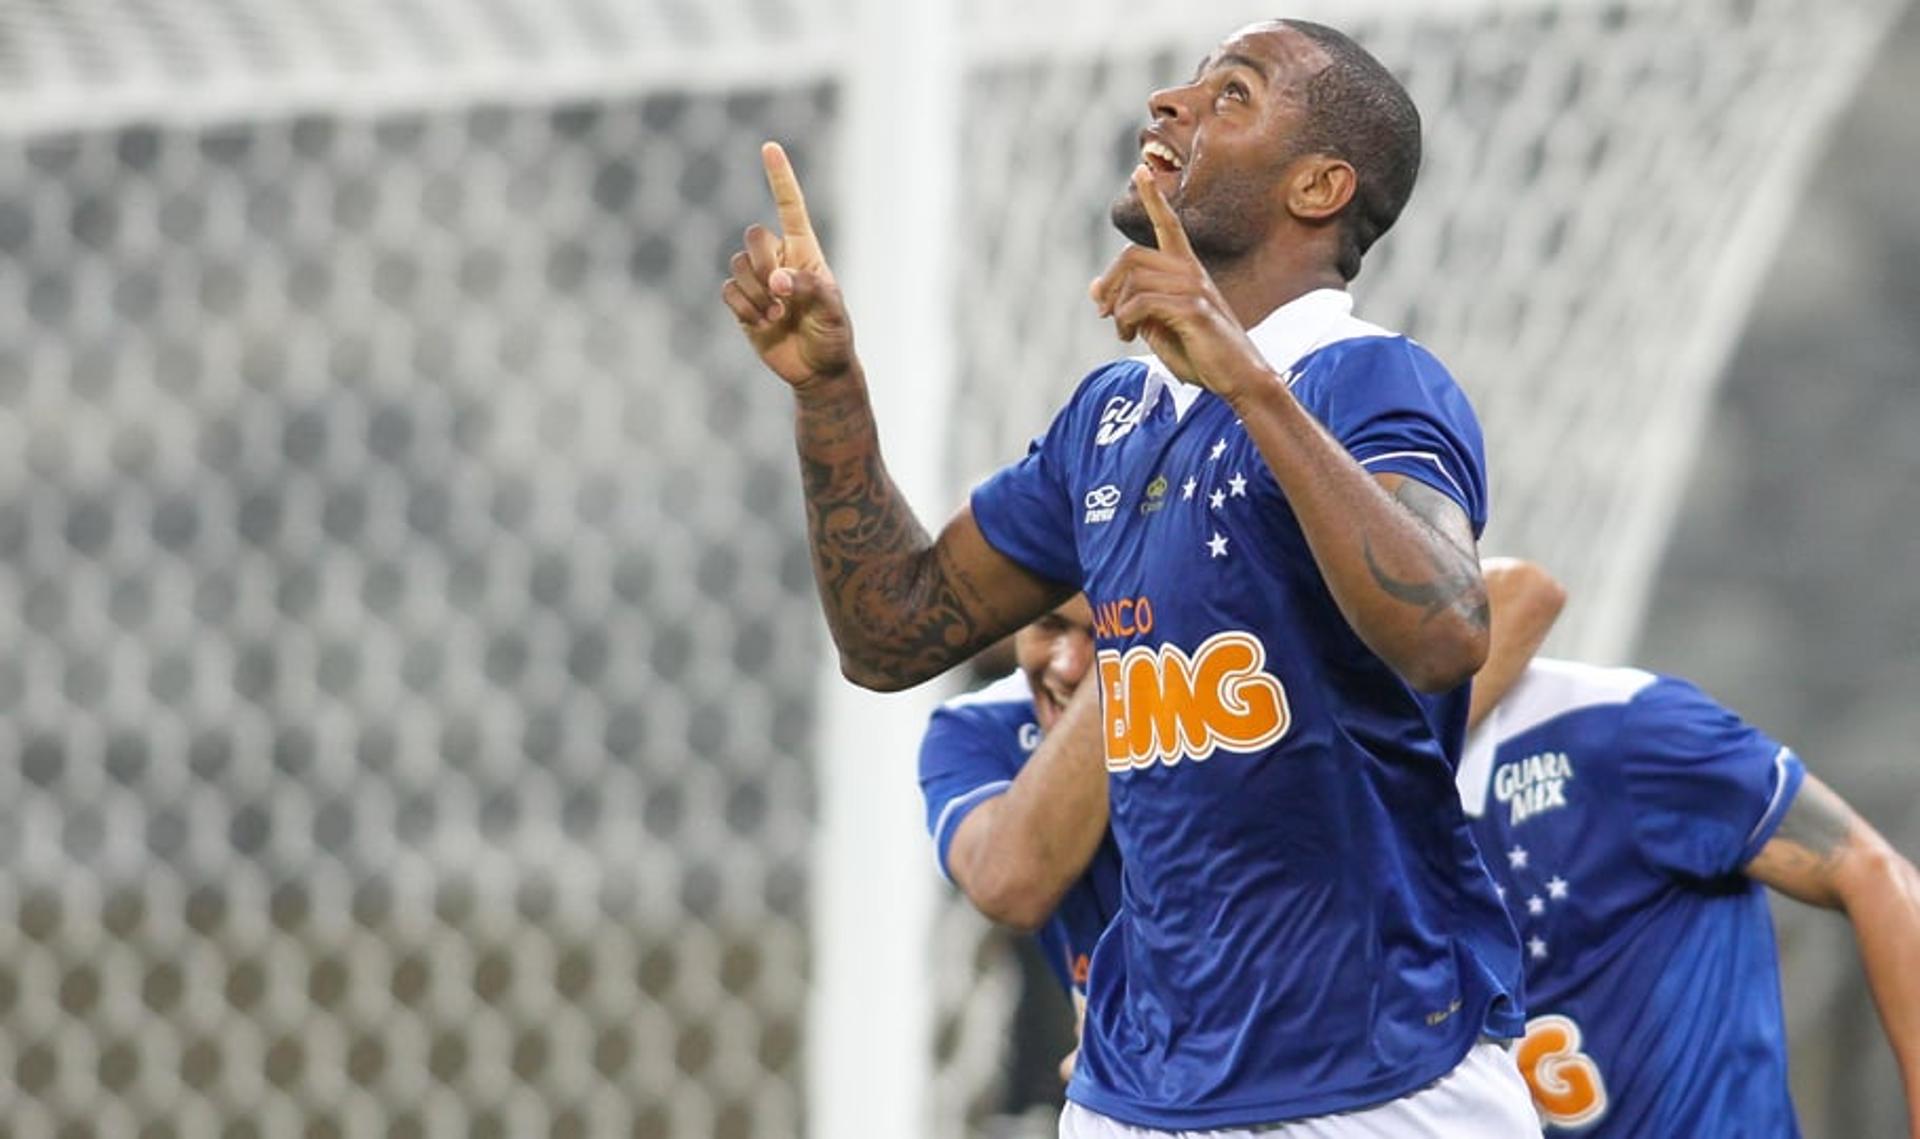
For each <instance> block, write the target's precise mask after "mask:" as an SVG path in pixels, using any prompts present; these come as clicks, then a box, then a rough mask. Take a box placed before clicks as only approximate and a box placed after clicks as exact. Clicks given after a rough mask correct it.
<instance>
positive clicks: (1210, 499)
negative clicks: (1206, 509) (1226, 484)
mask: <svg viewBox="0 0 1920 1139" xmlns="http://www.w3.org/2000/svg"><path fill="white" fill-rule="evenodd" d="M1226 504H1227V496H1226V495H1224V494H1221V493H1220V488H1218V487H1215V488H1214V491H1213V493H1212V494H1209V495H1208V496H1207V505H1208V506H1211V507H1213V508H1214V509H1215V510H1218V509H1220V508H1221V507H1223V506H1225V505H1226Z"/></svg>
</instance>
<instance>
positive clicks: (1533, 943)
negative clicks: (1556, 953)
mask: <svg viewBox="0 0 1920 1139" xmlns="http://www.w3.org/2000/svg"><path fill="white" fill-rule="evenodd" d="M1527 952H1528V953H1530V954H1532V955H1533V959H1534V960H1535V961H1538V960H1540V959H1542V958H1544V957H1545V956H1546V955H1547V943H1546V942H1544V941H1541V940H1540V939H1539V938H1537V937H1529V938H1527Z"/></svg>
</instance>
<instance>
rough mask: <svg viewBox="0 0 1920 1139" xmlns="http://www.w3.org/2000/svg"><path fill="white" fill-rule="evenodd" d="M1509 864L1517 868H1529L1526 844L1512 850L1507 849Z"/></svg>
mask: <svg viewBox="0 0 1920 1139" xmlns="http://www.w3.org/2000/svg"><path fill="white" fill-rule="evenodd" d="M1507 865H1509V866H1511V867H1513V868H1514V869H1515V870H1525V869H1526V868H1527V848H1526V847H1524V846H1516V847H1514V848H1513V849H1512V850H1509V851H1507Z"/></svg>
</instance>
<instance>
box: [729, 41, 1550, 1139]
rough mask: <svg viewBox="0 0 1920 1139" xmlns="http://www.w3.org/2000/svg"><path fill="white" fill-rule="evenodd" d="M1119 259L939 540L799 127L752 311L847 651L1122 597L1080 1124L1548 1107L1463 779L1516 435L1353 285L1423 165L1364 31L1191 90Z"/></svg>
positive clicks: (1285, 1120) (1159, 97)
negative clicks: (1508, 442)
mask: <svg viewBox="0 0 1920 1139" xmlns="http://www.w3.org/2000/svg"><path fill="white" fill-rule="evenodd" d="M1148 112H1149V117H1150V120H1151V123H1150V125H1149V126H1148V127H1147V128H1146V129H1145V130H1143V131H1142V133H1141V158H1142V165H1141V166H1140V167H1139V168H1137V169H1136V170H1135V171H1134V176H1133V179H1132V181H1131V184H1130V186H1129V188H1128V190H1127V191H1126V193H1124V194H1123V195H1122V197H1121V198H1120V200H1119V201H1118V202H1117V203H1116V204H1115V207H1114V211H1113V216H1114V222H1115V224H1116V226H1117V227H1118V228H1119V229H1120V231H1121V232H1122V233H1123V234H1124V235H1125V236H1127V237H1128V238H1129V239H1130V240H1131V241H1132V242H1133V243H1134V244H1132V245H1130V246H1129V247H1128V248H1126V249H1125V250H1124V251H1123V252H1122V253H1121V254H1120V256H1119V257H1118V258H1116V260H1115V262H1114V264H1113V265H1112V266H1111V267H1110V269H1109V270H1108V271H1107V272H1106V273H1105V274H1103V275H1102V277H1101V278H1100V279H1099V280H1098V281H1096V282H1095V283H1094V285H1093V287H1092V290H1091V292H1092V296H1093V300H1094V303H1095V307H1096V311H1097V312H1098V314H1099V315H1100V316H1101V317H1102V318H1104V319H1110V320H1112V321H1113V324H1114V327H1115V329H1116V331H1117V332H1118V333H1119V334H1120V336H1121V337H1122V338H1123V339H1133V338H1135V337H1136V336H1138V337H1139V338H1141V339H1144V341H1145V342H1146V345H1147V347H1148V348H1149V349H1151V354H1150V355H1149V356H1146V357H1142V358H1138V359H1134V360H1123V361H1119V362H1116V363H1114V364H1112V365H1109V366H1107V367H1104V368H1101V369H1098V370H1097V371H1095V372H1094V373H1093V374H1092V375H1091V376H1089V377H1088V378H1087V379H1086V380H1085V381H1083V383H1082V384H1081V386H1080V388H1079V390H1078V391H1077V392H1076V393H1075V395H1074V396H1073V398H1072V399H1071V401H1070V402H1069V404H1068V405H1067V407H1066V408H1065V409H1064V410H1063V411H1062V412H1061V413H1060V414H1059V416H1058V418H1056V420H1055V421H1054V423H1053V425H1052V426H1051V427H1050V428H1049V430H1048V431H1047V433H1046V434H1045V435H1044V436H1043V437H1042V438H1041V439H1040V440H1038V441H1037V442H1036V444H1035V446H1034V448H1033V450H1032V451H1031V452H1030V453H1029V454H1028V456H1027V457H1026V458H1025V459H1024V460H1022V461H1020V462H1018V463H1015V464H1014V465H1012V466H1010V467H1008V468H1006V469H1005V470H1003V471H1001V472H1000V473H999V474H998V475H996V476H994V477H993V478H992V479H990V480H988V481H987V482H986V483H985V484H983V485H982V486H981V487H980V488H978V489H977V490H976V491H975V493H974V495H973V498H972V501H971V503H970V505H969V506H968V507H967V508H965V509H963V510H962V511H960V513H959V514H958V515H956V516H955V518H954V519H953V520H952V521H950V522H949V523H948V525H947V526H946V527H945V529H943V530H942V531H941V533H940V535H939V536H938V537H937V538H935V539H929V538H928V537H927V535H926V533H925V532H924V531H923V530H922V529H921V528H920V527H919V525H918V523H917V522H916V521H915V519H914V517H913V515H912V512H911V510H910V509H909V508H908V507H907V506H906V504H905V503H904V502H903V501H902V499H901V496H900V494H899V492H898V490H897V488H896V487H895V486H894V485H893V483H892V481H891V480H890V479H889V478H888V477H887V474H886V470H885V466H884V464H883V463H882V462H881V460H880V453H879V444H878V435H877V430H876V427H875V424H874V420H873V413H872V407H871V404H870V402H869V401H868V398H867V394H866V378H865V374H864V371H863V369H862V368H861V366H860V363H859V359H858V356H857V355H856V353H855V352H854V348H853V335H852V326H851V322H850V320H849V318H848V315H847V311H846V308H845V305H844V302H843V300H842V298H841V296H840V293H839V289H838V287H837V285H836V284H835V282H834V280H833V276H832V273H831V270H830V269H829V268H828V266H827V263H826V259H825V256H824V254H823V253H822V251H821V249H820V245H819V242H818V240H817V238H816V237H815V236H814V233H813V229H812V225H811V222H810V220H809V219H808V217H807V213H806V209H805V204H804V200H803V198H802V195H801V193H800V189H799V185H798V182H797V180H796V179H795V177H794V174H793V171H792V168H791V166H790V165H789V164H788V162H787V160H786V157H785V155H784V153H783V152H782V151H781V150H780V149H779V148H778V147H777V146H773V145H771V144H769V146H768V147H766V148H765V149H764V150H763V158H764V161H765V162H766V165H767V171H768V177H769V182H770V184H771V186H772V188H773V192H774V199H775V203H776V206H777V207H778V210H779V214H780V224H781V233H780V234H778V235H776V234H774V233H772V232H770V231H768V230H766V229H764V228H761V227H758V226H755V227H751V228H749V229H748V231H747V234H746V239H745V248H744V249H743V250H742V251H741V252H740V253H738V254H736V255H735V257H734V259H733V261H732V276H731V278H730V279H729V280H728V281H727V282H726V283H725V285H724V286H723V287H722V296H723V299H724V301H725V303H726V304H727V305H728V307H729V308H730V309H731V311H732V312H733V313H734V315H735V317H736V319H737V320H738V321H739V323H740V326H741V328H742V331H743V332H744V333H745V334H746V336H747V338H748V339H749V340H750V341H751V342H752V344H753V345H754V347H755V349H756V350H757V351H758V352H759V354H760V357H761V359H762V361H763V362H764V363H765V364H766V365H767V366H768V367H769V369H770V370H772V371H773V372H774V373H775V374H777V375H778V376H779V377H780V378H781V379H783V380H784V381H786V382H787V383H788V384H789V385H791V388H792V391H793V393H794V397H795V409H796V414H795V436H796V443H797V447H798V450H799V453H800V460H801V471H802V489H803V494H804V496H805V499H806V510H807V518H808V530H809V539H810V543H811V546H812V551H813V557H814V570H815V576H816V579H817V582H818V584H819V587H820V594H821V598H822V601H823V604H824V609H825V612H826V617H827V623H828V627H829V629H830V630H831V632H832V634H833V637H834V641H835V644H836V645H837V646H838V648H839V650H840V657H841V663H842V668H843V671H845V672H846V674H847V675H848V676H849V677H850V678H851V679H853V680H855V681H856V682H858V683H861V684H865V685H867V686H870V687H874V688H882V689H894V688H901V687H905V686H908V685H912V684H915V683H918V682H920V681H922V680H924V679H926V678H928V677H931V676H933V675H936V674H938V673H939V672H941V671H943V670H945V669H947V668H949V667H951V666H953V665H954V664H957V663H959V662H961V661H963V660H965V659H967V658H968V657H969V656H970V655H971V654H972V653H973V652H975V651H976V650H978V649H979V648H980V647H981V646H983V645H985V644H988V643H990V642H992V641H994V640H997V639H999V638H1000V637H1001V636H1003V635H1005V634H1006V633H1009V632H1011V631H1012V630H1014V629H1016V628H1018V627H1020V626H1021V625H1024V624H1026V623H1027V622H1029V621H1031V620H1033V619H1035V618H1037V617H1038V616H1040V615H1041V614H1043V613H1045V612H1047V611H1049V610H1050V609H1051V608H1053V607H1054V606H1055V605H1057V604H1058V603H1059V602H1060V601H1061V600H1063V599H1064V598H1066V597H1067V596H1069V595H1071V594H1072V593H1074V592H1077V591H1084V592H1086V594H1087V595H1088V597H1089V599H1090V601H1091V603H1092V607H1093V615H1094V625H1095V631H1096V640H1097V643H1098V657H1097V660H1096V666H1095V667H1096V678H1097V680H1098V683H1099V686H1100V696H1101V726H1102V737H1103V744H1104V748H1103V750H1104V753H1105V757H1106V761H1107V767H1108V769H1109V772H1110V786H1109V797H1110V801H1111V819H1110V822H1111V827H1112V831H1113V835H1114V839H1115V843H1116V845H1117V847H1118V848H1119V851H1120V854H1121V856H1122V858H1123V861H1124V865H1125V868H1124V871H1123V873H1122V877H1121V905H1120V909H1119V912H1118V914H1117V915H1116V917H1115V919H1114V921H1113V922H1112V923H1111V924H1110V925H1109V926H1108V929H1107V932H1106V933H1105V934H1104V935H1103V936H1102V937H1101V938H1100V940H1099V942H1098V944H1097V945H1096V946H1095V948H1094V953H1093V960H1092V964H1091V968H1090V973H1089V978H1088V995H1087V999H1088V1007H1087V1017H1086V1030H1085V1036H1084V1039H1083V1043H1082V1046H1081V1055H1080V1062H1079V1064H1078V1066H1077V1068H1076V1069H1075V1072H1074V1076H1073V1080H1072V1082H1071V1083H1070V1085H1069V1086H1068V1090H1067V1095H1068V1099H1069V1101H1070V1103H1069V1106H1068V1108H1067V1110H1066V1111H1065V1112H1064V1113H1063V1115H1062V1118H1061V1134H1062V1135H1063V1136H1067V1137H1078V1136H1147V1135H1155V1134H1165V1133H1171V1132H1183V1131H1205V1130H1211V1131H1218V1132H1221V1133H1222V1134H1223V1136H1224V1135H1230V1134H1233V1133H1234V1132H1236V1131H1245V1130H1248V1129H1251V1128H1254V1127H1260V1128H1262V1129H1263V1130H1265V1131H1266V1133H1268V1134H1271V1135H1277V1136H1280V1137H1281V1139H1305V1137H1320V1136H1328V1137H1334V1136H1345V1135H1355V1136H1357V1135H1370V1134H1393V1135H1398V1136H1412V1137H1417V1136H1436V1137H1437V1136H1456V1135H1462V1134H1472V1135H1475V1136H1479V1137H1483V1139H1505V1137H1507V1136H1517V1135H1528V1134H1537V1133H1538V1123H1537V1121H1536V1120H1535V1118H1534V1116H1533V1113H1532V1110H1531V1104H1530V1102H1529V1100H1528V1098H1527V1093H1526V1089H1525V1086H1524V1084H1523V1083H1522V1082H1521V1081H1520V1079H1519V1078H1518V1075H1517V1073H1516V1071H1515V1069H1514V1067H1513V1065H1512V1063H1511V1062H1510V1060H1509V1058H1508V1056H1507V1054H1506V1052H1505V1050H1504V1049H1503V1048H1502V1047H1501V1046H1499V1045H1498V1044H1497V1043H1495V1041H1497V1040H1499V1039H1501V1038H1506V1037H1512V1036H1516V1035H1518V1034H1519V1032H1520V1030H1521V1029H1522V1027H1523V1026H1524V1017H1523V1014H1522V1011H1521V1008H1520V1005H1519V985H1520V969H1521V964H1520V951H1519V943H1518V939H1517V937H1516V936H1515V933H1514V930H1513V926H1512V923H1511V922H1510V921H1509V919H1508V917H1507V915H1506V913H1505V911H1504V909H1503V908H1502V907H1501V905H1500V902H1499V900H1498V898H1497V897H1496V896H1495V893H1494V886H1493V881H1492V879H1491V877H1490V876H1489V875H1488V873H1487V871H1486V868H1485V867H1484V866H1483V865H1482V863H1481V860H1480V857H1479V854H1478V851H1477V850H1476V848H1475V847H1474V845H1473V840H1472V836H1471V834H1470V832H1469V830H1468V827H1467V823H1466V819H1465V816H1464V814H1463V812H1462V810H1461V807H1460V803H1459V799H1458V797H1457V795H1456V794H1455V793H1454V790H1453V769H1454V765H1455V762H1456V760H1457V758H1458V753H1459V747H1460V743H1461V738H1462V734H1463V730H1464V726H1465V717H1466V705H1467V693H1466V688H1465V682H1466V681H1467V679H1468V678H1469V677H1471V676H1472V674H1473V671H1474V670H1475V669H1476V668H1477V667H1479V665H1480V664H1481V662H1482V661H1483V660H1484V658H1485V654H1486V645H1487V613H1486V594H1485V589H1484V584H1483V582H1482V580H1481V576H1480V570H1479V564H1478V558H1477V552H1476V539H1477V535H1478V533H1479V531H1480V528H1481V526H1482V525H1483V523H1484V521H1485V517H1486V495H1485V473H1484V461H1483V456H1482V454H1481V443H1480V431H1479V426H1478V424H1477V422H1476V420H1475V418H1474V415H1473V411H1472V409H1471V407H1470V406H1469V405H1468V403H1467V401H1466V398H1465V397H1464V395H1463V394H1462V393H1461V392H1460V390H1459V388H1458V386H1457V385H1456V384H1455V383H1454V381H1453V379H1452V377H1451V376H1449V375H1448V374H1447V372H1446V369H1445V368H1444V367H1443V366H1442V365H1441V364H1440V363H1439V361H1438V360H1436V359H1435V358H1434V357H1433V356H1432V355H1431V354H1430V353H1428V352H1427V351H1426V350H1425V349H1423V348H1421V347H1420V346H1419V345H1417V344H1414V343H1412V342H1411V341H1408V340H1407V339H1405V338H1404V337H1400V336H1397V335H1394V334H1392V333H1389V332H1387V331H1385V330H1383V329H1380V328H1377V327H1374V326H1372V325H1369V324H1366V323H1364V322H1362V321H1359V320H1356V319H1354V317H1353V316H1352V314H1351V303H1352V302H1351V300H1350V298H1349V296H1348V294H1347V293H1346V291H1345V286H1346V283H1347V281H1348V280H1350V279H1351V278H1352V277H1353V276H1354V275H1355V274H1356V273H1358V272H1359V269H1360V264H1361V259H1362V257H1363V255H1364V254H1365V253H1366V251H1367V249H1368V248H1369V247H1370V246H1371V245H1372V244H1373V242H1374V241H1375V240H1376V239H1377V238H1378V237H1379V236H1380V235H1381V234H1382V233H1384V232H1385V231H1386V230H1387V229H1388V228H1389V227H1390V226H1391V225H1392V224H1393V222H1394V221H1395V220H1396V218H1397V217H1398V215H1399V212H1400V210H1401V208H1402V207H1403V206H1404V204H1405V202H1406V199H1407V197H1408V195H1409V194H1410V193H1411V191H1412V186H1413V181H1414V176H1415V173H1416V171H1417V169H1418V165H1419V150H1420V144H1419V117H1418V114H1417V112H1416V111H1415V110H1414V107H1413V105H1412V102H1411V101H1410V100H1409V99H1408V98H1407V95H1406V92H1405V91H1404V90H1403V89H1402V88H1401V87H1400V85H1399V84H1398V83H1397V82H1396V81H1395V80H1394V79H1393V78H1392V76H1391V75H1390V74H1389V73H1387V71H1386V70H1385V69H1384V68H1383V67H1381V65H1380V64H1379V63H1378V62H1377V61H1376V60H1374V59H1373V57H1372V56H1370V55H1368V54H1367V53H1366V52H1365V51H1364V50H1363V49H1361V48H1360V47H1358V46H1357V45H1356V44H1354V43H1353V42H1352V41H1351V40H1349V39H1347V38H1346V37H1345V36H1343V35H1341V34H1340V33H1338V32H1336V31H1334V30H1332V29H1329V28H1325V27H1322V26H1320V25H1316V24H1309V23H1305V22H1301V21H1278V22H1271V23H1264V24H1256V25H1252V26H1250V27H1248V28H1245V29H1243V30H1241V31H1240V32H1237V33H1235V34H1234V35H1232V36H1231V37H1229V38H1228V39H1227V40H1226V41H1224V42H1223V43H1222V44H1220V46H1219V47H1218V48H1216V49H1215V50H1214V51H1213V52H1211V53H1209V54H1208V56H1207V57H1206V59H1205V60H1203V61H1202V63H1201V65H1200V67H1199V69H1198V70H1197V71H1196V73H1195V74H1194V77H1193V78H1192V80H1191V81H1189V82H1187V83H1184V84H1181V85H1179V86H1177V87H1173V88H1170V89H1168V90H1165V91H1160V92H1156V93H1154V94H1153V95H1152V96H1151V97H1150V99H1149V100H1148Z"/></svg>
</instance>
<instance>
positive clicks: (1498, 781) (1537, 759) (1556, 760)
mask: <svg viewBox="0 0 1920 1139" xmlns="http://www.w3.org/2000/svg"><path fill="white" fill-rule="evenodd" d="M1572 779H1573V760H1571V759H1569V758H1568V757H1567V753H1566V752H1564V751H1549V752H1542V753H1541V754H1539V755H1530V756H1528V757H1527V758H1525V759H1522V760H1519V761H1517V762H1515V763H1503V764H1501V765H1500V766H1499V767H1498V768H1497V769H1495V770H1494V773H1493V797H1494V798H1496V799H1498V800H1499V801H1501V802H1502V803H1505V804H1507V808H1508V811H1509V812H1510V814H1509V819H1510V823H1511V825H1513V826H1519V825H1520V824H1521V823H1524V822H1526V821H1527V820H1528V819H1531V818H1533V817H1534V816H1535V815H1540V814H1544V813H1546V812H1548V811H1557V810H1559V809H1560V808H1562V807H1564V806H1566V805H1567V783H1568V782H1569V781H1571V780H1572Z"/></svg>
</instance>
